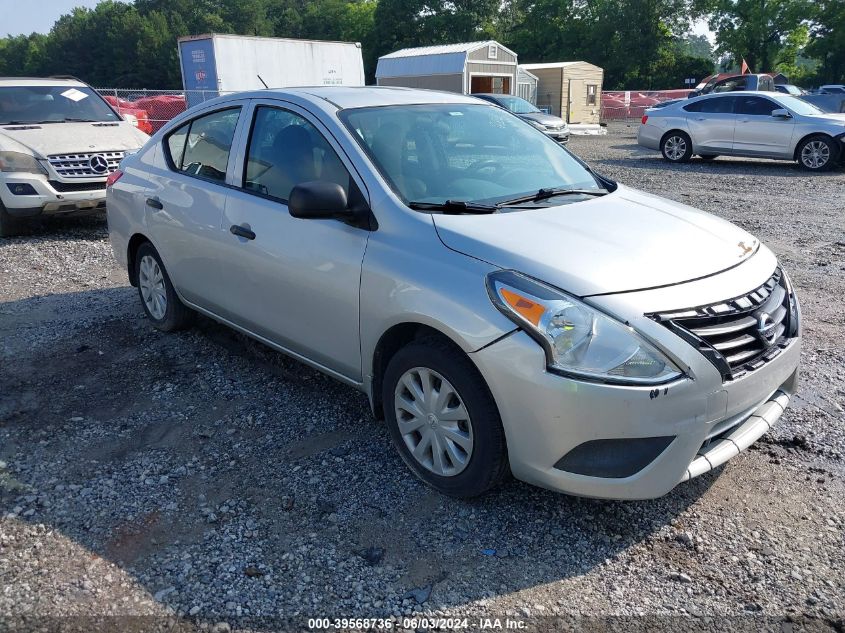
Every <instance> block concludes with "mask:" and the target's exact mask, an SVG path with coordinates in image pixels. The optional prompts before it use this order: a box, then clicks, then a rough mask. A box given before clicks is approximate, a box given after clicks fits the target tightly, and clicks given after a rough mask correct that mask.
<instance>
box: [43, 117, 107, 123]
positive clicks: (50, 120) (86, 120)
mask: <svg viewBox="0 0 845 633" xmlns="http://www.w3.org/2000/svg"><path fill="white" fill-rule="evenodd" d="M39 123H99V121H97V120H96V119H74V118H73V117H66V118H64V119H49V120H45V121H39Z"/></svg>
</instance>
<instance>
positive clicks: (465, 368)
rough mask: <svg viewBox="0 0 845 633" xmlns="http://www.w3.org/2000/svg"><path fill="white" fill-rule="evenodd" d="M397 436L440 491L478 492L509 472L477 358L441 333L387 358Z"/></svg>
mask: <svg viewBox="0 0 845 633" xmlns="http://www.w3.org/2000/svg"><path fill="white" fill-rule="evenodd" d="M382 398H383V400H382V402H383V403H384V411H385V418H386V420H387V426H388V429H389V431H390V435H391V438H392V439H393V443H394V445H395V446H396V448H397V450H398V451H399V454H400V456H401V457H402V459H403V460H404V462H405V463H406V464H407V465H408V466H409V467H410V469H411V470H412V471H413V472H414V474H415V475H416V476H417V477H419V478H420V479H422V480H423V481H424V482H425V483H427V484H428V485H430V486H431V487H432V488H435V489H436V490H438V491H439V492H442V493H444V494H447V495H451V496H454V497H474V496H477V495H480V494H482V493H484V492H486V491H487V490H490V489H491V488H493V487H494V486H496V485H497V484H499V483H500V482H501V481H502V480H503V479H504V478H505V476H506V475H507V474H508V472H509V469H508V460H507V450H506V445H505V433H504V429H503V428H502V422H501V419H500V417H499V411H498V409H497V407H496V403H495V402H494V400H493V396H492V395H491V394H490V390H489V389H488V388H487V384H486V383H485V382H484V379H483V378H482V377H481V374H480V373H479V372H478V370H477V369H476V367H475V365H474V364H473V363H472V361H471V360H469V358H467V356H466V355H465V354H464V353H463V352H462V351H461V350H459V349H457V348H456V347H454V346H453V345H452V344H451V343H448V342H446V341H444V340H442V339H440V338H437V337H426V338H422V339H419V340H417V341H414V342H412V343H410V344H408V345H407V346H405V347H403V348H402V349H401V350H399V351H398V352H397V353H396V354H395V355H394V356H393V358H391V360H390V362H389V363H388V366H387V370H386V372H385V376H384V381H383V385H382Z"/></svg>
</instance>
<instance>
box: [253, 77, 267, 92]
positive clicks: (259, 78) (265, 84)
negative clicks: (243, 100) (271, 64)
mask: <svg viewBox="0 0 845 633" xmlns="http://www.w3.org/2000/svg"><path fill="white" fill-rule="evenodd" d="M255 76H256V77H258V81H260V82H261V83H263V84H264V87H265V88H266V89H267V90H270V86H268V85H267V82H266V81H264V80H263V79H262V78H261V75H258V74H256V75H255Z"/></svg>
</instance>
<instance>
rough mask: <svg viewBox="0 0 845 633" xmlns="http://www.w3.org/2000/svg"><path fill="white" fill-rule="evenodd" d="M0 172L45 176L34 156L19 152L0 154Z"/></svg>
mask: <svg viewBox="0 0 845 633" xmlns="http://www.w3.org/2000/svg"><path fill="white" fill-rule="evenodd" d="M0 171H5V172H12V171H15V172H26V173H30V174H46V173H47V172H46V171H45V170H44V168H43V167H42V166H41V163H39V162H38V161H37V160H36V158H35V156H31V155H29V154H22V153H21V152H0Z"/></svg>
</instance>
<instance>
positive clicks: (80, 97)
mask: <svg viewBox="0 0 845 633" xmlns="http://www.w3.org/2000/svg"><path fill="white" fill-rule="evenodd" d="M68 120H70V121H118V120H120V117H118V116H117V114H115V113H114V111H113V110H112V109H111V108H109V106H108V105H107V104H106V103H105V101H103V100H102V99H101V98H100V96H99V95H98V94H97V93H96V92H94V91H93V90H92V89H91V88H88V87H87V86H67V85H64V86H4V87H0V125H8V124H13V123H62V122H64V121H68Z"/></svg>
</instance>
